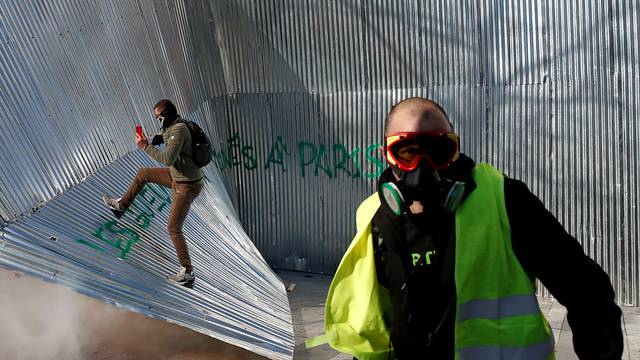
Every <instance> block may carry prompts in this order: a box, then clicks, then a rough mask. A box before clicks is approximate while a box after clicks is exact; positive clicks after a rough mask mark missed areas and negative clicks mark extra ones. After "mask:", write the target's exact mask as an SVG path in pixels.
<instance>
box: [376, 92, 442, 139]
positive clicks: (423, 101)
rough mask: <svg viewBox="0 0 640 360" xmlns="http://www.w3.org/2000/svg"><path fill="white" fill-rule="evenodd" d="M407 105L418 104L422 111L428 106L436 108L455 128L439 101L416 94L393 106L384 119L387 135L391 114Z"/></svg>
mask: <svg viewBox="0 0 640 360" xmlns="http://www.w3.org/2000/svg"><path fill="white" fill-rule="evenodd" d="M405 106H418V107H419V108H420V109H419V110H418V111H420V112H424V111H425V109H427V108H435V109H437V110H438V111H439V112H440V113H441V114H442V115H443V116H444V118H445V119H446V120H447V122H448V123H449V126H451V129H452V130H453V124H452V123H451V120H449V115H447V112H446V111H445V110H444V108H443V107H442V106H441V105H440V104H438V103H437V102H435V101H433V100H431V99H427V98H423V97H419V96H414V97H410V98H407V99H404V100H402V101H400V102H398V103H396V104H395V105H393V106H392V107H391V110H389V113H388V114H387V117H386V118H385V119H384V134H385V135H387V131H388V130H389V123H390V122H391V116H392V115H393V114H395V112H396V111H397V110H398V109H400V108H403V107H405Z"/></svg>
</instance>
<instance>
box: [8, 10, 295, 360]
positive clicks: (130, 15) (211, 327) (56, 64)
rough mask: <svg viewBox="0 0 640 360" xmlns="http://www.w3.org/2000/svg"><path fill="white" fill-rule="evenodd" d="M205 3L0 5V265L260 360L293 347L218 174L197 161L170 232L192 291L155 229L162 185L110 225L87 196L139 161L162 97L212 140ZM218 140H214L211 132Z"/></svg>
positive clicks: (209, 23) (211, 36) (212, 34)
mask: <svg viewBox="0 0 640 360" xmlns="http://www.w3.org/2000/svg"><path fill="white" fill-rule="evenodd" d="M214 10H215V9H212V8H211V7H210V4H208V3H205V2H187V1H176V2H164V1H157V2H152V1H128V2H120V1H101V2H81V3H78V2H75V1H62V0H61V1H46V2H43V1H25V2H15V1H1V0H0V40H1V43H0V71H1V72H2V74H3V75H2V77H0V112H2V114H3V116H2V119H1V120H0V145H1V146H0V216H1V218H2V223H1V225H0V267H3V268H8V269H12V270H17V271H20V272H24V273H27V274H30V275H32V276H36V277H39V278H41V279H44V280H47V281H51V282H55V283H59V284H63V285H64V286H66V287H69V288H71V289H73V290H75V291H77V292H80V293H83V294H86V295H88V296H91V297H94V298H98V299H101V300H102V301H105V302H107V303H112V304H115V305H118V306H120V307H124V308H127V309H130V310H132V311H136V312H140V313H143V314H146V315H148V316H152V317H156V318H160V319H163V320H166V321H170V322H174V323H177V324H180V325H182V326H186V327H189V328H192V329H194V330H196V331H199V332H201V333H204V334H208V335H210V336H212V337H215V338H218V339H221V340H223V341H226V342H228V343H231V344H234V345H237V346H240V347H242V348H246V349H248V350H251V351H254V352H256V353H258V354H262V355H265V356H267V357H270V358H274V359H290V358H292V355H293V329H292V325H291V314H290V309H289V305H288V300H287V295H286V291H285V289H284V287H283V285H282V283H281V282H280V280H279V279H278V278H277V276H276V275H274V274H273V272H272V271H271V269H270V267H269V266H268V265H267V263H266V262H265V261H264V259H263V258H262V256H261V255H260V253H259V252H258V251H257V250H256V248H255V247H254V245H253V244H252V243H251V240H250V238H249V237H248V236H247V235H246V233H245V232H244V230H243V229H242V226H241V224H240V223H239V222H238V220H237V214H236V212H235V210H234V207H233V203H232V199H235V196H233V197H230V196H229V193H228V192H227V187H228V186H230V184H229V182H228V181H227V180H226V179H224V178H223V177H222V176H221V174H220V172H219V171H218V169H217V168H216V167H215V166H208V167H207V168H205V174H206V176H207V181H206V186H205V190H204V191H203V193H202V194H201V195H200V196H199V197H198V199H197V200H196V202H195V203H194V205H193V208H192V211H191V213H190V215H189V217H188V218H187V221H186V223H185V226H184V232H185V236H186V238H187V240H188V243H189V248H190V251H191V256H192V259H193V263H194V267H195V271H196V274H197V282H196V287H195V288H194V289H193V290H190V289H187V288H183V287H179V286H176V285H172V284H171V283H169V282H168V281H167V280H166V279H165V276H166V275H167V274H169V273H173V272H175V271H176V270H177V268H178V263H177V258H176V256H175V250H174V248H173V245H172V244H171V241H170V240H169V238H168V236H167V233H166V229H165V227H166V217H167V215H168V211H169V206H170V193H169V190H168V189H164V188H161V187H158V186H152V185H148V186H146V187H145V190H144V191H143V193H141V195H140V196H139V197H138V198H137V199H136V202H135V203H134V205H133V206H132V207H131V210H130V212H128V213H127V214H126V215H125V216H124V217H123V218H122V219H120V220H116V219H115V218H113V216H112V214H110V212H109V211H108V210H107V209H106V208H105V207H104V205H103V204H101V200H100V196H101V195H102V194H103V193H108V194H112V195H119V194H122V193H123V192H124V191H125V190H126V187H127V185H128V183H129V182H130V181H131V180H132V179H133V177H134V176H135V173H136V170H137V169H138V168H139V167H142V166H158V164H157V163H155V162H153V161H152V160H150V159H149V158H148V157H147V156H146V155H145V154H143V153H142V152H141V151H140V150H137V149H136V148H135V145H134V143H133V138H134V136H133V134H134V130H133V129H134V124H135V123H138V122H141V123H142V124H143V127H144V128H145V131H146V132H147V134H153V133H155V132H156V131H157V130H158V124H157V123H156V122H155V120H153V117H152V109H151V108H152V106H153V104H154V103H155V102H156V101H158V100H159V99H161V98H170V99H174V100H175V102H176V104H177V106H178V109H179V110H180V112H181V113H183V114H184V115H185V116H186V117H187V118H188V119H192V120H194V121H196V122H198V123H200V124H201V125H202V127H203V128H204V129H205V131H207V132H208V134H209V135H210V136H211V138H212V139H214V141H215V140H216V139H219V138H221V137H223V135H222V134H221V133H220V132H219V131H222V130H224V126H222V125H221V126H218V125H219V124H220V123H223V122H224V121H225V108H224V106H225V100H224V98H225V97H224V93H225V89H226V79H225V76H226V75H225V74H224V69H223V68H224V66H223V64H222V59H221V57H220V50H219V48H218V42H219V41H221V39H220V38H219V31H218V30H217V24H216V23H215V21H213V20H212V19H213V18H214V16H213V14H212V13H213V11H214ZM216 143H217V141H216Z"/></svg>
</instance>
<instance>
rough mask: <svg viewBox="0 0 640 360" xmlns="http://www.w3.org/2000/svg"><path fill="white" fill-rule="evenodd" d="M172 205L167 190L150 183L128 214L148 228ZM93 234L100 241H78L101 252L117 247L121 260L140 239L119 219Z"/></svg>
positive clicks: (109, 222) (139, 194) (138, 224)
mask: <svg viewBox="0 0 640 360" xmlns="http://www.w3.org/2000/svg"><path fill="white" fill-rule="evenodd" d="M207 181H208V180H207ZM170 205H171V197H170V196H169V195H168V193H167V191H166V190H164V189H162V188H160V187H159V186H158V185H155V184H148V185H146V186H145V187H144V188H143V189H142V190H141V191H140V193H138V196H136V200H135V201H134V203H133V204H131V206H130V207H129V209H127V212H126V214H131V215H132V216H134V219H135V225H137V227H139V228H140V229H146V228H148V227H149V226H150V225H151V222H152V221H153V219H154V218H155V216H156V214H158V213H160V212H162V211H163V210H165V209H166V208H167V207H168V206H170ZM91 235H92V236H93V237H94V238H95V239H97V240H99V243H95V242H92V241H88V240H85V239H77V240H76V242H77V243H80V244H83V245H86V246H89V247H91V248H93V249H95V250H98V251H101V252H108V249H109V248H111V249H115V250H117V251H118V255H117V257H118V258H119V259H121V260H126V259H127V254H128V253H129V252H130V251H131V249H132V248H133V245H135V244H136V243H137V242H139V241H140V235H139V234H138V232H137V231H136V230H134V229H132V228H131V227H127V226H124V225H121V224H119V223H118V221H117V220H110V221H107V222H105V223H104V224H102V225H101V226H100V227H99V228H97V229H96V230H94V231H93V232H92V233H91Z"/></svg>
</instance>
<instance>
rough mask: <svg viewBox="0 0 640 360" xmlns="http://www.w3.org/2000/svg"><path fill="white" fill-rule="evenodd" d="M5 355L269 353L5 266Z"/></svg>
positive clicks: (27, 358) (42, 358)
mask: <svg viewBox="0 0 640 360" xmlns="http://www.w3.org/2000/svg"><path fill="white" fill-rule="evenodd" d="M0 335H1V336H0V359H2V360H4V359H12V360H58V359H63V360H91V359H105V358H109V359H110V358H117V359H171V360H180V359H185V360H186V359H189V360H197V359H203V360H204V359H228V360H232V359H264V358H263V357H261V356H258V355H256V354H254V353H251V352H248V351H246V350H243V349H240V348H237V347H235V346H232V345H230V344H226V343H224V342H221V341H218V340H215V339H213V338H211V337H209V336H207V335H203V334H200V333H197V332H195V331H192V330H189V329H186V328H183V327H180V326H178V325H174V324H170V323H168V322H165V321H161V320H157V319H151V318H148V317H146V316H144V315H141V314H137V313H133V312H129V311H126V310H122V309H118V308H116V307H114V306H111V305H108V304H104V303H102V302H100V301H97V300H95V299H92V298H89V297H86V296H83V295H80V294H77V293H75V292H73V291H71V290H68V289H66V288H64V287H61V286H58V285H54V284H49V283H46V282H42V281H39V280H35V279H32V278H29V277H27V276H18V275H16V274H14V273H13V272H9V271H4V270H1V269H0Z"/></svg>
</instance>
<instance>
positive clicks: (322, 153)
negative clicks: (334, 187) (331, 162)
mask: <svg viewBox="0 0 640 360" xmlns="http://www.w3.org/2000/svg"><path fill="white" fill-rule="evenodd" d="M326 159H327V150H326V149H325V147H324V144H320V148H319V149H318V154H317V155H316V161H315V163H316V169H315V171H314V174H315V176H318V169H321V170H322V171H323V172H324V173H325V174H326V175H327V176H328V177H329V179H331V177H332V175H331V169H329V166H327V165H323V164H322V163H323V162H325V163H326ZM323 160H324V161H323Z"/></svg>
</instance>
